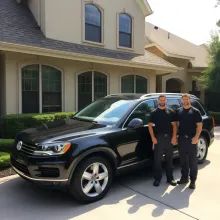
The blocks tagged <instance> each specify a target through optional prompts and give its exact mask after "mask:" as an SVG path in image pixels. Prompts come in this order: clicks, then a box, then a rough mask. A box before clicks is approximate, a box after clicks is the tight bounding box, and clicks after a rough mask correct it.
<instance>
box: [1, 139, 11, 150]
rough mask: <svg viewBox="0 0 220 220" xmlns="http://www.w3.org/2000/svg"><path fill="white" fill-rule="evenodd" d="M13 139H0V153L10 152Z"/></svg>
mask: <svg viewBox="0 0 220 220" xmlns="http://www.w3.org/2000/svg"><path fill="white" fill-rule="evenodd" d="M13 143H14V139H0V152H7V153H10V152H11V148H12V145H13Z"/></svg>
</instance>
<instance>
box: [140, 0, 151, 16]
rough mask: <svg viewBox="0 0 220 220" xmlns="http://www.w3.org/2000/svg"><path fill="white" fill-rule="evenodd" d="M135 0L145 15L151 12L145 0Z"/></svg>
mask: <svg viewBox="0 0 220 220" xmlns="http://www.w3.org/2000/svg"><path fill="white" fill-rule="evenodd" d="M136 2H137V4H138V5H139V7H140V9H141V11H142V13H143V15H144V16H145V17H147V16H149V15H151V14H152V13H153V11H152V9H151V7H150V5H149V3H148V1H147V0H136Z"/></svg>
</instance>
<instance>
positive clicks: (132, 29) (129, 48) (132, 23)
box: [116, 12, 134, 51]
mask: <svg viewBox="0 0 220 220" xmlns="http://www.w3.org/2000/svg"><path fill="white" fill-rule="evenodd" d="M121 14H126V15H128V16H129V17H130V18H131V47H123V46H120V41H119V37H120V23H119V21H120V15H121ZM116 36H117V48H118V49H121V50H129V51H134V17H133V16H132V15H131V14H129V13H127V12H120V13H117V35H116Z"/></svg>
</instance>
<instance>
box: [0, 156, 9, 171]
mask: <svg viewBox="0 0 220 220" xmlns="http://www.w3.org/2000/svg"><path fill="white" fill-rule="evenodd" d="M10 166H11V162H10V154H8V153H5V152H0V170H3V169H5V168H8V167H10Z"/></svg>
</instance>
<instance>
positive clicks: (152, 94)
mask: <svg viewBox="0 0 220 220" xmlns="http://www.w3.org/2000/svg"><path fill="white" fill-rule="evenodd" d="M157 95H158V96H159V95H177V96H182V95H183V93H148V94H145V95H142V96H141V98H146V97H150V96H157ZM189 95H190V96H191V97H194V98H197V97H196V96H195V95H192V94H189Z"/></svg>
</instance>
